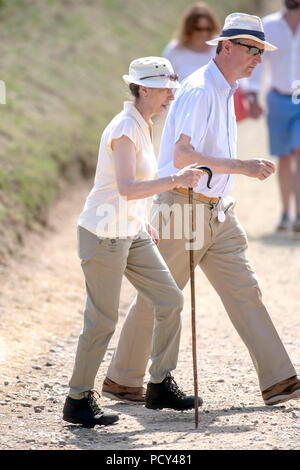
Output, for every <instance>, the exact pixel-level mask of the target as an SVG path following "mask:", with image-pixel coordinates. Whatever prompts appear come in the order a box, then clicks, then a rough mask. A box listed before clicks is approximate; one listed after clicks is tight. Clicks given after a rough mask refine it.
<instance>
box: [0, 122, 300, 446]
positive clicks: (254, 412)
mask: <svg viewBox="0 0 300 470" xmlns="http://www.w3.org/2000/svg"><path fill="white" fill-rule="evenodd" d="M265 136H266V132H265V124H264V120H263V119H262V120H259V121H258V122H244V123H242V124H240V125H239V155H240V156H241V157H242V158H245V157H250V156H267V144H266V137H265ZM89 189H90V184H87V183H82V184H78V186H76V187H73V188H66V191H65V194H64V197H63V199H62V200H61V201H59V203H58V204H57V205H56V206H55V207H53V209H52V211H51V214H50V217H49V227H48V228H47V229H46V230H45V229H43V230H41V231H40V232H35V233H31V234H30V235H29V236H27V237H26V245H25V246H24V247H23V249H22V251H21V253H19V254H18V255H16V257H15V258H14V259H11V261H10V264H9V266H7V267H5V268H3V269H2V272H1V273H0V282H1V293H0V319H1V337H0V352H1V353H0V364H1V377H0V449H2V450H3V449H6V450H8V449H9V450H11V449H17V450H21V449H23V450H27V449H38V450H40V449H42V450H46V449H53V450H54V449H55V450H57V449H64V450H66V449H68V450H72V449H78V450H80V449H94V450H98V449H109V450H121V449H126V450H137V449H151V450H152V449H156V450H165V449H168V450H183V449H186V450H195V449H210V450H212V449H238V450H241V449H260V450H261V449H288V450H290V449H299V447H300V402H296V401H294V402H288V403H287V404H286V405H284V406H274V407H265V406H264V404H263V402H262V399H261V395H260V391H259V388H258V383H257V377H256V374H255V371H254V368H253V365H252V362H251V360H250V357H249V355H248V352H247V350H246V348H245V346H244V345H243V344H242V342H241V340H240V339H239V337H238V335H237V333H236V331H235V330H234V328H233V326H232V325H231V323H230V321H229V319H228V317H227V315H226V312H225V311H224V308H223V306H222V304H221V302H220V300H219V298H218V297H217V295H216V293H215V292H214V291H213V289H212V288H211V286H210V285H209V283H208V282H207V280H206V279H205V277H204V276H203V275H202V273H201V272H200V271H199V270H197V275H196V288H197V292H198V295H197V344H198V373H199V393H200V395H201V396H202V398H203V400H204V405H203V407H202V408H201V409H200V413H199V427H198V429H197V430H195V428H194V413H193V411H189V412H175V411H166V410H164V411H160V412H158V411H152V410H147V409H145V408H144V407H143V406H137V405H126V404H120V403H114V402H111V401H110V400H108V399H104V398H103V399H101V402H102V404H103V407H104V408H108V409H112V410H114V411H116V412H118V413H120V421H119V423H118V424H116V425H114V426H111V427H107V428H103V429H102V428H94V429H92V430H87V429H83V428H81V427H77V426H73V425H68V424H67V423H65V422H63V421H62V419H61V416H62V407H63V403H64V400H65V396H66V394H67V392H68V379H69V377H70V373H71V371H72V367H73V360H74V353H75V349H76V344H77V337H78V334H79V332H80V329H81V325H82V311H83V306H84V282H83V276H82V273H81V268H80V264H79V261H78V259H77V255H76V222H77V217H78V214H79V212H80V210H81V208H82V205H83V202H84V198H85V197H86V195H87V193H88V191H89ZM234 193H235V196H236V197H237V199H238V204H237V209H236V211H237V213H238V215H239V217H240V220H241V222H242V223H243V225H244V227H245V229H246V230H247V232H248V236H249V244H250V247H249V257H250V260H251V263H252V266H253V267H254V268H255V270H256V272H257V275H258V278H259V280H260V285H261V288H262V291H263V296H264V302H265V304H266V305H267V307H268V309H269V311H270V314H271V317H272V319H273V321H274V323H275V325H276V327H277V329H278V332H279V334H280V336H281V337H282V339H283V341H284V344H285V346H286V348H287V350H288V352H289V354H290V356H291V358H292V360H293V362H294V364H295V367H296V369H297V370H298V372H300V356H299V350H300V336H299V331H300V319H299V307H300V293H299V292H300V291H299V285H300V284H299V281H300V240H299V239H296V238H293V236H292V235H285V236H278V235H275V234H274V227H275V225H276V223H277V219H278V215H279V211H280V205H279V197H278V188H277V181H276V176H273V177H272V178H270V179H269V180H268V181H266V182H264V183H261V182H259V181H256V180H254V179H253V180H252V179H248V178H245V177H239V178H238V179H237V185H236V189H235V192H234ZM189 289H190V287H189V286H187V288H186V289H185V298H186V302H185V308H184V312H183V318H184V326H183V331H182V341H181V350H180V356H179V363H178V368H177V370H176V373H175V377H176V379H178V382H179V384H182V385H184V388H185V389H186V390H187V391H188V392H192V391H193V377H192V376H193V370H192V357H191V328H190V301H189V299H190V290H189ZM134 293H135V292H134V289H133V288H132V286H131V285H130V284H129V283H128V282H127V281H126V280H125V281H124V284H123V288H122V295H121V304H120V320H119V324H118V327H117V330H116V333H115V335H114V337H113V339H112V341H111V343H110V347H109V349H108V351H107V354H106V357H105V360H104V363H103V364H102V366H101V368H100V370H99V373H98V377H97V382H96V387H95V388H96V389H98V390H99V391H100V390H101V386H102V380H103V378H104V376H105V372H106V368H107V365H108V363H109V360H110V358H111V356H112V353H113V350H114V347H115V345H116V342H117V339H118V333H119V331H120V328H121V326H122V321H123V319H124V315H125V313H126V311H127V308H128V305H129V303H130V302H131V299H132V298H133V296H134ZM145 381H147V377H146V378H145Z"/></svg>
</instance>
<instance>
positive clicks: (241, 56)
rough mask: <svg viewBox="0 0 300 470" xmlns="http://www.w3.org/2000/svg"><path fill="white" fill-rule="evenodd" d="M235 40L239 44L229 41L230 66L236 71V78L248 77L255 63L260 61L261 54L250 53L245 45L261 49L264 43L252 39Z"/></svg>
mask: <svg viewBox="0 0 300 470" xmlns="http://www.w3.org/2000/svg"><path fill="white" fill-rule="evenodd" d="M236 41H238V42H239V44H234V43H232V42H231V41H230V53H231V54H230V57H231V62H232V67H233V69H234V70H235V71H236V74H237V79H239V78H245V77H250V75H251V74H252V72H253V70H254V69H255V67H256V66H257V64H260V63H261V55H260V54H259V53H258V54H257V55H252V54H251V53H250V50H249V48H248V47H246V46H251V47H257V48H258V49H260V50H261V51H263V50H264V45H263V44H261V43H260V42H258V41H255V40H252V39H245V38H238V39H236ZM242 44H243V45H242Z"/></svg>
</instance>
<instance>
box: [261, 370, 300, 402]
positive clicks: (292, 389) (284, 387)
mask: <svg viewBox="0 0 300 470" xmlns="http://www.w3.org/2000/svg"><path fill="white" fill-rule="evenodd" d="M262 397H263V399H264V402H265V404H266V405H277V404H278V403H283V402H285V401H288V400H292V399H297V398H300V380H299V379H298V377H297V376H296V375H294V376H293V377H290V378H289V379H286V380H282V381H281V382H278V383H277V384H275V385H272V387H269V388H267V389H266V390H264V391H263V392H262Z"/></svg>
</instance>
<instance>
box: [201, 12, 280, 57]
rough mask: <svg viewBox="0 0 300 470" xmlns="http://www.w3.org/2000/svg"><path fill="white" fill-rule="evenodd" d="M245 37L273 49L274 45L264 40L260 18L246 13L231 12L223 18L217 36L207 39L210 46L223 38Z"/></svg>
mask: <svg viewBox="0 0 300 470" xmlns="http://www.w3.org/2000/svg"><path fill="white" fill-rule="evenodd" d="M236 38H245V39H253V40H255V41H257V42H260V43H261V44H263V45H264V46H265V50H266V51H275V50H276V49H277V47H276V46H273V44H270V43H269V42H267V41H266V40H265V33H264V28H263V24H262V22H261V19H260V18H259V17H258V16H253V15H247V14H246V13H231V15H228V16H227V17H226V19H225V23H224V27H223V30H222V31H221V34H220V36H219V37H218V38H214V39H212V40H210V41H207V42H206V44H209V45H210V46H217V44H218V42H219V41H224V40H225V39H236Z"/></svg>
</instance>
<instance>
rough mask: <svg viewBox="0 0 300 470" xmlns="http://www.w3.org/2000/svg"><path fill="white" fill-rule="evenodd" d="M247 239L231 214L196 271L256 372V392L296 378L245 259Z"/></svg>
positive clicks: (230, 213)
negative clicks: (216, 299) (205, 281)
mask: <svg viewBox="0 0 300 470" xmlns="http://www.w3.org/2000/svg"><path fill="white" fill-rule="evenodd" d="M246 249H247V238H246V233H245V232H244V230H243V229H242V227H241V226H240V224H239V222H238V220H237V218H236V216H235V215H234V213H233V211H229V213H228V214H227V217H226V221H225V222H224V223H223V224H221V225H220V226H219V230H218V231H217V232H216V235H215V239H214V243H213V245H212V246H211V248H210V249H209V250H208V251H207V252H206V254H205V256H204V257H203V258H202V260H201V261H200V267H201V269H202V270H203V272H204V273H205V275H206V276H207V278H208V280H209V281H210V283H211V284H212V286H213V287H214V288H215V290H216V291H217V292H218V294H219V295H220V297H221V300H222V302H223V304H224V307H225V309H226V311H227V313H228V315H229V317H230V319H231V321H232V323H233V325H234V327H235V329H236V330H237V332H238V334H239V335H240V337H241V339H242V340H243V341H244V343H245V345H246V346H247V348H248V350H249V353H250V356H251V358H252V360H253V363H254V366H255V368H256V371H257V374H258V379H259V384H260V388H261V390H262V391H264V390H265V389H267V388H268V387H270V386H272V385H274V384H276V383H278V382H280V381H282V380H284V379H287V378H289V377H292V376H294V375H296V371H295V369H294V367H293V365H292V363H291V361H290V359H289V357H288V355H287V353H286V350H285V348H284V346H283V344H282V342H281V340H280V338H279V336H278V333H277V332H276V329H275V327H274V325H273V323H272V321H271V319H270V317H269V314H268V312H267V310H266V308H265V306H264V305H263V303H262V299H261V292H260V289H259V286H258V283H257V279H256V276H255V273H254V272H253V271H252V269H251V267H250V264H249V261H248V259H247V257H246V254H245V252H246Z"/></svg>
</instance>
